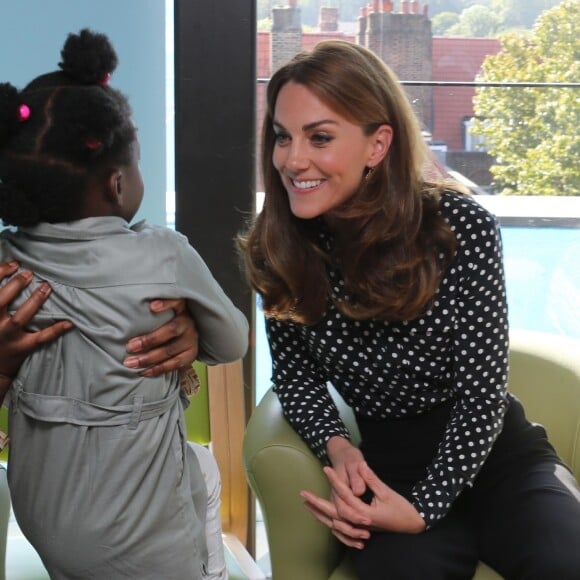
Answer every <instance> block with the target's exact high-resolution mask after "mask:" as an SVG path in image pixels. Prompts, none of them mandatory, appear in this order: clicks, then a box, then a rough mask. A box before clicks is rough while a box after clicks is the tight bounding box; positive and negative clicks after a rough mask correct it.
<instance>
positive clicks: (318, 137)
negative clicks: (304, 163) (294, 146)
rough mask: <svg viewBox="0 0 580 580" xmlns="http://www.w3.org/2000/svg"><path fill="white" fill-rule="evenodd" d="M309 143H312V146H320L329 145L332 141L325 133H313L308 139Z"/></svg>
mask: <svg viewBox="0 0 580 580" xmlns="http://www.w3.org/2000/svg"><path fill="white" fill-rule="evenodd" d="M310 141H312V143H313V144H314V145H317V146H321V145H326V144H327V143H330V142H331V141H332V137H331V136H330V135H327V134H326V133H315V134H314V135H312V137H310Z"/></svg>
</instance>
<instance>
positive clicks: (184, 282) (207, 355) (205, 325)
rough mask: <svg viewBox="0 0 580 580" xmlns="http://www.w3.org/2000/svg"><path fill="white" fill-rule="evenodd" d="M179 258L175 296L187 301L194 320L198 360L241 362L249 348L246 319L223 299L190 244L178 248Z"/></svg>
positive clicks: (222, 292) (225, 297) (214, 362)
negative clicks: (196, 331)
mask: <svg viewBox="0 0 580 580" xmlns="http://www.w3.org/2000/svg"><path fill="white" fill-rule="evenodd" d="M178 254H179V255H178V258H179V259H178V262H177V263H178V266H177V268H178V271H177V273H176V274H177V275H176V280H177V288H176V292H177V293H178V295H179V296H183V297H185V298H186V300H187V307H188V310H189V311H190V312H191V314H192V316H193V318H194V320H195V324H196V327H197V330H198V333H199V357H198V358H199V359H200V360H201V361H203V362H205V363H207V364H218V363H227V362H232V361H234V360H237V359H239V358H242V357H243V356H244V355H245V354H246V350H247V348H248V330H249V327H248V321H247V320H246V317H245V316H244V315H243V314H242V312H241V311H240V310H238V308H236V307H235V306H234V304H233V303H232V301H231V300H230V299H229V298H228V297H227V296H226V294H225V292H224V291H223V289H222V288H221V286H220V285H219V284H218V282H217V281H216V280H215V278H214V277H213V275H212V273H211V272H210V270H209V268H208V267H207V265H206V264H205V262H204V261H203V260H202V258H201V257H200V256H199V254H198V253H197V252H196V251H195V250H194V249H193V248H192V247H191V246H190V245H189V244H187V245H185V244H183V245H182V244H179V251H178ZM230 267H232V268H233V267H235V266H234V264H232V265H231V266H230Z"/></svg>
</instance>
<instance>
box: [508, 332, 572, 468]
mask: <svg viewBox="0 0 580 580" xmlns="http://www.w3.org/2000/svg"><path fill="white" fill-rule="evenodd" d="M510 342H511V346H510V374H509V382H508V388H509V390H510V391H511V392H512V393H514V394H515V395H516V396H517V397H518V398H519V399H520V400H521V401H522V403H523V405H524V408H525V410H526V416H527V417H528V419H530V420H531V421H535V422H537V423H541V424H542V425H543V426H544V427H545V428H546V431H547V433H548V437H549V439H550V441H551V443H552V444H553V445H554V447H555V448H556V451H557V452H558V454H559V455H560V457H561V458H562V459H563V460H564V461H565V462H566V463H567V464H568V466H569V467H570V468H571V469H572V471H573V472H574V475H575V476H576V478H578V479H580V341H578V340H575V339H570V338H566V337H561V336H556V335H550V334H544V333H540V332H530V331H513V332H512V333H511V335H510Z"/></svg>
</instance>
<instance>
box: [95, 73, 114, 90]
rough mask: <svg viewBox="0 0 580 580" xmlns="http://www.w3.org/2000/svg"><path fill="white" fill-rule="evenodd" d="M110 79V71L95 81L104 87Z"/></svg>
mask: <svg viewBox="0 0 580 580" xmlns="http://www.w3.org/2000/svg"><path fill="white" fill-rule="evenodd" d="M110 80H111V73H109V72H108V73H105V76H104V77H103V78H102V79H101V80H100V81H99V82H98V83H97V84H98V85H100V86H101V87H106V86H107V85H108V84H109V81H110Z"/></svg>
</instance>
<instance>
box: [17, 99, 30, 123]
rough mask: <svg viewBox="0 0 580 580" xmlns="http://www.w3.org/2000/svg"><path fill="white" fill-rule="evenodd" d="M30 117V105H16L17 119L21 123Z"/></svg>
mask: <svg viewBox="0 0 580 580" xmlns="http://www.w3.org/2000/svg"><path fill="white" fill-rule="evenodd" d="M29 118H30V107H29V106H28V105H26V104H24V103H22V104H21V105H19V106H18V120H19V121H20V122H21V123H24V121H28V119H29Z"/></svg>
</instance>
